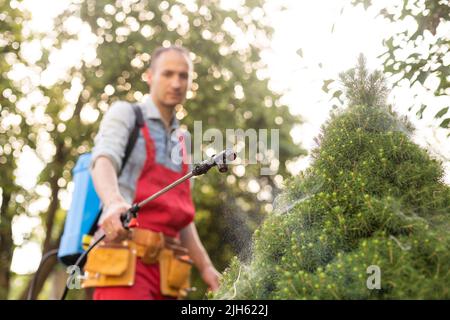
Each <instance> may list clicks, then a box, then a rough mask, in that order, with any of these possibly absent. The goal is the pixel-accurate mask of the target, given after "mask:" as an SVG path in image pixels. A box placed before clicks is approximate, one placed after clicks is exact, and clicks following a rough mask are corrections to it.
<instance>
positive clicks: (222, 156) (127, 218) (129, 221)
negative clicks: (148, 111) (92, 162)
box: [28, 149, 236, 300]
mask: <svg viewBox="0 0 450 320" xmlns="http://www.w3.org/2000/svg"><path fill="white" fill-rule="evenodd" d="M234 159H236V153H235V152H234V151H233V150H231V149H225V150H223V151H221V152H220V153H218V154H216V155H213V156H212V157H211V158H209V159H207V160H204V161H203V162H201V163H199V164H197V165H195V166H194V168H193V169H192V171H191V172H189V173H188V174H186V175H185V176H184V177H181V178H180V179H178V180H176V181H174V182H173V183H171V184H170V185H168V186H166V187H165V188H163V189H161V190H160V191H158V192H156V193H154V194H152V195H151V196H149V197H148V198H146V199H144V200H143V201H141V202H139V203H135V204H133V206H132V207H131V208H130V209H128V210H127V211H126V212H124V213H122V214H121V216H120V220H121V221H122V226H123V227H124V228H125V229H126V230H129V229H130V228H135V227H137V226H138V223H137V215H138V212H139V210H140V209H141V208H142V207H143V206H145V205H146V204H147V203H148V202H150V201H152V200H154V199H156V198H158V197H159V196H161V195H162V194H164V193H166V192H167V191H169V190H171V189H173V188H175V187H176V186H177V185H179V184H180V183H183V182H184V181H186V180H188V179H190V178H192V177H194V176H200V175H203V174H205V173H207V172H208V171H209V169H211V168H212V167H214V166H217V168H218V169H219V172H221V173H224V172H227V171H228V165H227V164H228V163H229V162H231V161H233V160H234ZM105 236H106V235H105V234H102V235H101V236H100V237H99V238H98V239H97V240H96V241H95V242H94V243H92V244H91V245H90V246H89V247H88V248H87V249H86V251H84V252H83V253H82V254H81V255H80V256H79V257H78V259H77V261H76V262H75V264H74V267H75V268H74V269H77V268H79V267H80V266H81V264H82V263H83V261H84V259H85V258H86V257H87V255H88V254H89V252H90V251H91V250H92V249H93V248H94V247H95V246H97V245H98V244H99V243H100V242H101V241H102V240H104V239H105ZM38 271H39V269H38ZM38 271H37V272H36V274H35V276H34V279H33V281H32V285H31V286H30V291H29V294H28V298H29V299H30V298H31V297H32V294H33V289H34V283H35V280H36V278H37V274H38ZM72 278H73V275H70V276H69V280H71V279H72ZM68 290H69V287H68V286H67V284H66V286H65V289H64V293H63V294H62V296H61V300H64V299H65V298H66V295H67V292H68Z"/></svg>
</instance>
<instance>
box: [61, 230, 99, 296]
mask: <svg viewBox="0 0 450 320" xmlns="http://www.w3.org/2000/svg"><path fill="white" fill-rule="evenodd" d="M103 239H105V235H102V236H101V237H100V238H98V239H97V240H96V241H95V242H94V243H93V244H91V245H90V246H89V247H88V248H87V250H86V251H84V252H83V253H82V254H81V255H80V257H79V258H78V259H77V261H76V262H75V264H74V265H73V266H74V267H78V268H79V267H80V265H81V262H82V261H83V260H84V258H85V257H86V256H87V255H88V253H89V252H90V251H91V250H92V249H94V247H95V246H96V245H98V244H99V243H100V242H101V241H102V240H103ZM71 277H73V276H72V275H69V279H71ZM68 292H69V286H68V285H67V282H66V286H65V288H64V292H63V294H62V296H61V300H64V299H66V295H67V293H68Z"/></svg>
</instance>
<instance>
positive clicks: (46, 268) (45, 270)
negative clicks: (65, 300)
mask: <svg viewBox="0 0 450 320" xmlns="http://www.w3.org/2000/svg"><path fill="white" fill-rule="evenodd" d="M56 248H57V246H53V247H52V248H51V250H52V249H56ZM46 252H47V251H46ZM46 252H44V254H45V253H46ZM57 263H58V260H57V259H56V256H52V257H50V258H49V259H47V261H45V262H44V264H43V265H42V266H40V270H39V275H38V278H37V279H36V284H35V287H34V292H33V294H32V295H31V299H32V300H36V298H37V296H38V295H39V293H40V292H41V290H42V288H43V286H44V283H45V281H46V280H47V278H48V277H49V276H50V274H51V272H52V270H53V268H54V267H55V266H56V264H57ZM34 276H35V275H34V274H33V275H32V277H34ZM32 281H33V278H30V281H28V285H27V286H26V288H25V290H24V291H23V292H22V294H21V295H20V299H21V300H26V299H28V291H29V290H30V287H31V282H32Z"/></svg>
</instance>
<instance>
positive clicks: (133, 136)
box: [89, 104, 144, 236]
mask: <svg viewBox="0 0 450 320" xmlns="http://www.w3.org/2000/svg"><path fill="white" fill-rule="evenodd" d="M131 107H132V108H133V111H134V115H135V122H134V127H133V131H131V133H130V136H129V138H128V142H127V146H126V147H125V155H124V157H123V160H122V166H121V168H120V171H119V175H118V176H119V177H120V175H121V174H122V171H123V169H124V168H125V165H126V164H127V161H128V159H129V158H130V155H131V152H132V151H133V148H134V146H135V145H136V141H137V139H138V137H139V131H140V129H141V128H142V127H143V126H144V116H143V115H142V110H141V108H140V107H139V106H138V105H137V104H133V105H131ZM102 211H103V207H101V208H100V210H99V212H98V214H97V217H96V218H95V221H94V223H93V225H92V226H91V229H90V230H89V234H90V235H91V236H92V235H94V233H95V231H96V230H97V224H98V221H99V220H100V216H101V214H102Z"/></svg>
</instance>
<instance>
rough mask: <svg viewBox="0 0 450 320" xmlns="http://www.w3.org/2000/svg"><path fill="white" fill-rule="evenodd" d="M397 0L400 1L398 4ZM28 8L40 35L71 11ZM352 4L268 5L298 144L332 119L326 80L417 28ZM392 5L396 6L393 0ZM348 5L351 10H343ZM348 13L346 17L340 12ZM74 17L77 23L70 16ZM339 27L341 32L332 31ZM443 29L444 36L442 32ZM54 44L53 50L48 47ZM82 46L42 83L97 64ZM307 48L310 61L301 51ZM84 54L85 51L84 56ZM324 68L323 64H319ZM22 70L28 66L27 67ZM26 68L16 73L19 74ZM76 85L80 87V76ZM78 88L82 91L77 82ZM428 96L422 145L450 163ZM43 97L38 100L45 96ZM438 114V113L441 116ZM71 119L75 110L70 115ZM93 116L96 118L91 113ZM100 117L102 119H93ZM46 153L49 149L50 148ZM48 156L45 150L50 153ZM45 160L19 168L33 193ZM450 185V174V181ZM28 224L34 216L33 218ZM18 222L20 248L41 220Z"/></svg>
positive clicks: (277, 77) (31, 53)
mask: <svg viewBox="0 0 450 320" xmlns="http://www.w3.org/2000/svg"><path fill="white" fill-rule="evenodd" d="M396 1H397V0H396ZM25 2H26V5H27V7H28V8H30V9H31V11H32V13H33V19H34V20H33V23H32V26H31V29H33V30H41V31H44V30H49V29H51V17H52V16H54V15H55V14H57V13H58V12H59V11H60V10H61V9H63V8H64V7H65V5H66V4H65V3H66V0H65V1H62V0H58V1H56V0H39V1H35V0H26V1H25ZM348 2H349V1H347V0H316V1H307V0H290V1H289V0H288V1H287V4H288V10H286V11H284V12H275V11H274V10H271V8H273V7H276V6H277V4H278V3H279V1H277V0H268V4H267V8H268V12H271V14H270V18H271V21H272V24H273V27H274V28H275V34H274V37H273V41H272V48H271V50H269V51H267V52H265V53H264V54H263V59H264V60H265V61H266V62H267V64H268V68H269V69H268V71H269V75H270V78H271V80H272V81H271V88H272V89H274V90H276V91H279V92H284V98H283V102H285V103H286V104H287V105H289V107H290V110H291V112H292V113H293V114H295V115H300V116H301V117H302V119H303V120H304V124H303V125H302V126H300V127H298V128H295V129H294V130H293V131H292V135H293V138H294V140H295V141H296V142H301V143H302V145H303V146H304V147H305V148H307V149H311V147H313V146H314V143H313V138H314V137H315V136H316V135H317V134H318V132H319V128H320V125H321V124H322V123H323V122H324V121H325V119H326V118H327V117H328V113H329V110H330V107H331V103H330V102H329V101H328V98H327V97H325V96H324V93H323V92H322V90H321V88H322V85H323V80H325V79H331V78H336V77H337V74H338V73H339V72H342V71H344V70H346V69H348V68H351V67H353V66H354V65H355V63H356V58H357V56H358V55H359V53H361V52H362V53H364V54H365V56H366V57H367V59H368V66H369V68H370V69H375V68H381V62H380V61H379V60H377V58H376V57H377V56H378V55H379V54H381V53H382V52H384V49H383V46H382V39H383V38H384V37H387V36H388V35H389V34H390V32H392V31H393V30H396V29H395V28H402V27H411V26H396V27H393V26H390V25H388V24H387V22H386V21H384V20H383V19H382V18H375V13H376V11H375V10H370V11H369V12H366V11H364V10H363V8H362V7H357V8H355V7H352V6H350V5H348ZM383 2H384V3H386V2H388V1H387V0H381V1H380V3H381V4H382V3H383ZM390 2H392V1H390ZM344 5H345V7H344ZM342 8H344V9H343V11H342V15H341V14H340V13H341V10H342ZM69 20H70V19H69ZM67 23H68V24H69V25H70V26H72V28H73V32H76V33H80V32H81V33H82V34H85V36H84V37H83V38H82V42H83V44H84V45H86V46H89V44H90V43H92V41H93V38H92V37H90V36H89V35H88V32H87V30H86V29H84V28H82V27H81V29H80V26H79V25H78V24H77V21H76V19H73V20H72V21H68V22H67ZM333 24H334V32H333V33H332V32H331V30H332V28H333ZM443 32H444V31H443ZM48 45H51V42H49V44H48ZM27 46H28V48H26V50H24V54H25V55H27V58H28V59H29V60H31V61H32V60H36V59H39V53H38V52H37V51H38V50H36V46H39V44H38V43H30V44H28V45H27ZM77 47H78V48H79V44H77V43H73V42H71V43H68V44H67V45H66V46H65V47H64V48H63V51H62V52H60V53H56V54H55V55H54V56H53V58H52V59H53V61H56V63H55V64H54V66H53V67H52V68H53V69H52V70H51V71H50V72H48V73H47V74H44V76H43V79H44V80H45V81H46V82H47V83H48V85H51V84H52V82H54V81H55V79H56V78H57V77H61V76H62V77H64V75H65V73H64V70H65V69H66V67H67V66H68V65H75V64H76V63H77V62H78V61H80V59H81V58H83V57H84V58H86V57H87V58H89V59H95V52H93V51H92V50H85V51H83V50H75V49H76V48H77ZM299 48H302V51H303V57H300V56H299V55H298V54H297V53H296V52H297V50H298V49H299ZM79 52H83V55H84V56H83V57H81V56H80V54H79ZM319 63H320V64H321V65H322V66H321V67H319ZM22 71H23V69H22ZM20 72H21V69H20V68H19V70H17V73H20ZM73 81H75V84H76V82H77V80H76V79H74V80H73ZM74 87H76V88H77V89H76V90H80V86H79V85H78V86H77V85H75V86H74ZM416 90H418V92H421V98H420V99H422V100H423V101H424V102H426V103H427V104H428V105H429V109H428V110H427V112H426V114H425V117H424V119H423V120H421V121H416V118H415V115H414V112H413V113H411V116H410V118H411V120H412V121H413V122H414V123H415V124H416V126H417V127H418V134H417V137H416V141H417V142H418V143H420V144H422V145H426V142H427V141H428V143H430V144H432V145H433V146H434V148H435V150H437V151H439V152H440V153H441V154H442V155H443V156H446V157H447V159H448V158H450V143H449V140H448V139H447V138H446V134H447V132H448V131H446V130H444V129H435V128H436V127H437V122H436V121H435V120H433V119H432V117H431V116H432V115H434V114H435V113H436V112H437V110H439V106H441V105H442V103H443V102H446V103H447V105H449V101H448V100H447V101H436V99H435V98H434V97H433V96H432V95H430V94H429V93H427V92H424V90H423V89H421V88H418V89H416ZM413 93H414V90H409V89H406V88H398V89H396V90H395V91H393V92H392V94H391V96H390V101H391V102H393V103H394V107H396V108H397V109H398V111H399V112H401V113H405V110H406V109H407V107H406V105H409V104H411V103H413V102H416V103H417V102H418V101H413V100H412V99H413ZM71 94H72V95H74V96H76V92H72V93H70V94H68V96H67V97H66V98H67V100H68V101H70V99H71ZM39 98H40V97H36V99H39ZM21 107H23V108H26V107H27V102H23V103H22V104H21ZM435 109H436V111H434V110H435ZM69 114H70V113H69ZM86 117H89V114H87V115H86ZM93 120H95V118H94V119H93ZM41 148H44V149H45V148H46V145H45V144H43V145H42V146H41ZM46 153H48V152H43V154H46ZM30 159H33V162H34V163H39V159H37V158H36V156H34V155H33V154H32V152H31V151H26V155H25V156H24V164H23V165H21V166H20V167H21V169H20V170H19V171H18V179H19V181H21V183H22V184H23V185H24V186H26V187H27V188H33V187H34V184H35V179H34V178H33V177H36V175H37V173H38V172H39V170H40V169H41V168H42V166H39V165H38V166H37V167H34V168H32V167H31V166H27V165H26V164H25V163H30ZM308 163H309V158H308V157H304V158H301V159H299V160H298V161H296V162H293V163H291V164H290V165H289V168H290V169H291V170H292V171H293V172H298V171H299V170H301V169H303V168H305V167H306V166H307V165H308ZM446 167H447V172H449V171H450V165H449V163H448V162H447V163H446ZM447 181H448V182H449V183H450V177H449V176H447ZM40 192H41V193H42V194H43V195H45V194H47V193H48V190H45V188H43V189H42V190H40ZM63 200H64V206H65V207H66V208H67V206H68V203H69V201H70V196H69V195H63ZM47 205H48V202H46V201H45V200H43V201H41V202H40V203H37V204H35V205H34V206H35V208H34V210H35V211H36V212H37V211H39V209H42V208H45V207H46V206H47ZM27 219H28V218H27ZM15 222H16V223H14V230H13V231H14V234H15V238H17V239H18V240H17V241H16V243H20V238H21V236H20V234H22V233H27V232H29V230H31V229H30V228H32V226H33V223H34V225H35V223H36V219H35V220H29V219H28V220H26V221H25V220H24V217H20V219H18V220H17V221H15ZM40 256H41V255H40V253H39V246H38V245H37V244H36V243H33V242H30V243H27V244H25V245H24V246H22V247H21V248H18V249H16V251H15V254H14V259H13V265H12V269H13V271H15V272H17V273H29V272H32V271H34V270H35V269H36V268H37V265H38V263H39V259H40Z"/></svg>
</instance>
